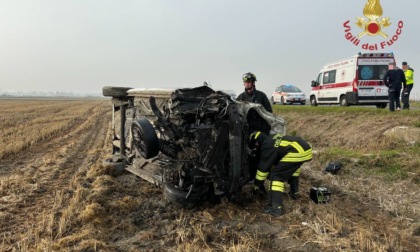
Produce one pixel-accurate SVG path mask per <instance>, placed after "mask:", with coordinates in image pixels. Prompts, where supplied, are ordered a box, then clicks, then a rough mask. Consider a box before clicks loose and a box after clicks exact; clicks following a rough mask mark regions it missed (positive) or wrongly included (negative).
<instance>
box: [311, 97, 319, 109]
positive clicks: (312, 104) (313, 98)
mask: <svg viewBox="0 0 420 252" xmlns="http://www.w3.org/2000/svg"><path fill="white" fill-rule="evenodd" d="M310 102H311V106H314V107H316V106H318V103H317V102H316V99H315V96H311V100H310Z"/></svg>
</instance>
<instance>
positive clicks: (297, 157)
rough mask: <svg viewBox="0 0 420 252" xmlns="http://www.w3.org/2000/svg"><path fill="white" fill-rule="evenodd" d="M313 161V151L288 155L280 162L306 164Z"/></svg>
mask: <svg viewBox="0 0 420 252" xmlns="http://www.w3.org/2000/svg"><path fill="white" fill-rule="evenodd" d="M311 159H312V150H309V151H305V153H288V154H287V155H286V156H284V157H283V158H282V159H281V160H280V162H304V161H309V160H311Z"/></svg>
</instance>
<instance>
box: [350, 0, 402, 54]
mask: <svg viewBox="0 0 420 252" xmlns="http://www.w3.org/2000/svg"><path fill="white" fill-rule="evenodd" d="M382 14H383V10H382V6H381V3H380V0H368V2H367V3H366V5H365V8H364V9H363V15H364V16H365V17H366V18H363V17H358V18H357V19H356V22H355V24H356V25H357V27H358V28H360V32H358V33H357V34H355V33H356V32H357V31H355V33H352V27H351V26H350V20H347V21H346V22H344V23H343V27H344V32H345V38H346V39H347V40H348V41H349V42H351V43H353V44H354V45H355V46H360V47H361V48H362V49H364V50H369V51H376V50H378V49H385V48H386V47H390V46H392V45H393V44H394V43H395V42H396V41H397V40H398V38H399V36H400V35H401V33H402V29H403V26H404V22H403V21H398V23H397V27H396V29H395V33H393V34H391V35H388V34H389V32H392V31H393V30H392V27H391V24H392V23H391V21H390V20H391V19H390V18H389V17H382ZM366 35H368V36H371V37H373V36H380V37H381V38H383V41H381V42H379V43H368V42H367V43H363V42H362V43H361V40H362V39H365V38H367V37H366Z"/></svg>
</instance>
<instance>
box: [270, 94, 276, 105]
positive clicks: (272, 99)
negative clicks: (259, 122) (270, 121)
mask: <svg viewBox="0 0 420 252" xmlns="http://www.w3.org/2000/svg"><path fill="white" fill-rule="evenodd" d="M271 104H273V105H276V102H275V101H274V97H273V96H271Z"/></svg>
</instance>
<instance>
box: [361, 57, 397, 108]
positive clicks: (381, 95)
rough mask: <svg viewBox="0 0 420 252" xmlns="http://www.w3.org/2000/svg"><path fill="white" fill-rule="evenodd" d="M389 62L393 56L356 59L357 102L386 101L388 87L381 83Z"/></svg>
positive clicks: (392, 59)
mask: <svg viewBox="0 0 420 252" xmlns="http://www.w3.org/2000/svg"><path fill="white" fill-rule="evenodd" d="M390 62H394V58H359V59H358V70H357V71H358V72H357V73H358V101H359V103H361V104H362V103H372V104H374V103H377V102H388V88H387V87H386V86H385V85H384V84H383V78H384V76H385V73H386V71H387V70H388V64H389V63H390Z"/></svg>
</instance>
